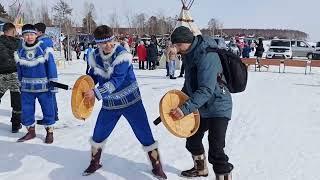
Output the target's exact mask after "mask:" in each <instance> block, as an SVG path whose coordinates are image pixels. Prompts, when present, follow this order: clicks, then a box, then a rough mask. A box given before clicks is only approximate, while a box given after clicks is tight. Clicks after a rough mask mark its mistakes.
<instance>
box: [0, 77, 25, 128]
mask: <svg viewBox="0 0 320 180" xmlns="http://www.w3.org/2000/svg"><path fill="white" fill-rule="evenodd" d="M19 86H20V85H19V81H18V75H17V73H11V74H0V103H1V99H2V96H3V95H4V94H5V93H6V92H7V91H8V90H10V100H11V107H12V116H11V122H12V123H20V122H21V96H20V88H19Z"/></svg>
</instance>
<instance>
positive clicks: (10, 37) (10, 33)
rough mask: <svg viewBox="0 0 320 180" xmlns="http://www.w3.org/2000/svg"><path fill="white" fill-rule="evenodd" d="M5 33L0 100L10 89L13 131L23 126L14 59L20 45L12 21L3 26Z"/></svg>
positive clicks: (0, 56)
mask: <svg viewBox="0 0 320 180" xmlns="http://www.w3.org/2000/svg"><path fill="white" fill-rule="evenodd" d="M3 31H4V35H2V36H0V102H1V98H2V97H3V95H4V94H5V93H6V92H7V91H8V90H10V97H11V107H12V117H11V122H12V133H17V132H18V131H19V129H20V128H21V98H20V88H19V81H18V75H17V69H16V63H15V60H14V55H13V54H14V52H15V51H16V50H17V49H18V47H19V41H20V40H19V39H18V38H16V37H15V36H16V28H15V26H14V25H13V24H12V23H6V24H4V26H3Z"/></svg>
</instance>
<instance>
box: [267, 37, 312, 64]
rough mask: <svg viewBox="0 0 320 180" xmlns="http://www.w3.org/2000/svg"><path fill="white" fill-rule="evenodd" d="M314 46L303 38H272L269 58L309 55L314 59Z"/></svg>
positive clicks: (268, 53)
mask: <svg viewBox="0 0 320 180" xmlns="http://www.w3.org/2000/svg"><path fill="white" fill-rule="evenodd" d="M313 51H314V48H313V47H311V46H310V45H309V44H308V43H307V42H305V41H302V40H289V39H274V40H271V44H270V48H269V50H268V52H267V58H268V59H292V58H293V57H307V58H308V59H312V54H313Z"/></svg>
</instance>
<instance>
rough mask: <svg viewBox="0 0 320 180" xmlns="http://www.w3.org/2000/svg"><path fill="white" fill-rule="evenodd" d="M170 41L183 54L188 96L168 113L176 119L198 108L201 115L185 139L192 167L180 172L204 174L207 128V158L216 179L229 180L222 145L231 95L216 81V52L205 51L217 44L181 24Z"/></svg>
mask: <svg viewBox="0 0 320 180" xmlns="http://www.w3.org/2000/svg"><path fill="white" fill-rule="evenodd" d="M171 41H172V43H173V44H174V45H175V47H176V49H177V51H178V53H179V54H181V55H182V56H183V60H184V62H183V63H184V65H185V82H184V86H183V89H182V91H183V92H184V93H186V94H187V95H188V96H189V97H190V99H189V100H187V101H186V102H185V103H184V104H183V105H182V106H180V107H178V108H176V109H173V110H172V111H171V116H172V117H173V118H174V119H177V120H178V119H182V118H183V117H184V116H186V115H188V114H190V113H192V112H194V111H196V110H197V109H198V110H199V112H200V117H201V120H200V128H199V130H198V131H197V133H196V134H195V135H193V136H191V137H189V138H187V141H186V148H187V150H188V151H189V152H190V153H191V154H192V158H193V161H194V167H193V168H192V169H190V170H186V171H182V172H181V175H182V176H184V177H201V176H204V177H206V176H208V168H207V165H206V156H205V150H204V147H203V144H202V138H203V136H204V134H205V132H206V131H209V133H208V136H209V137H208V140H209V153H208V160H209V162H210V163H211V164H212V166H213V170H214V172H215V174H216V179H217V180H220V179H223V180H230V179H231V171H232V170H233V165H232V164H231V163H229V162H228V161H229V158H228V156H227V155H226V154H225V152H224V147H225V136H226V130H227V127H228V122H229V120H230V119H231V113H232V98H231V95H230V92H229V91H228V89H227V87H226V86H225V85H224V84H222V83H219V82H218V81H217V77H218V76H219V75H220V76H221V75H222V70H223V69H222V65H221V62H220V59H219V55H218V54H217V53H215V52H207V50H206V49H207V48H208V47H211V48H216V47H217V44H216V42H215V41H214V39H212V38H210V37H203V36H196V37H195V36H194V35H193V33H192V32H191V31H190V29H189V28H187V27H183V26H181V27H178V28H176V29H175V30H174V32H173V33H172V35H171ZM223 79H224V78H223Z"/></svg>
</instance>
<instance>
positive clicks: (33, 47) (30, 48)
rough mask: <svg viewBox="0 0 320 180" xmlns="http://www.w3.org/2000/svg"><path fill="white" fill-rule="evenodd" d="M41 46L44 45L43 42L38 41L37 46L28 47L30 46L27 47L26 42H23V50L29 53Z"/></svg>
mask: <svg viewBox="0 0 320 180" xmlns="http://www.w3.org/2000/svg"><path fill="white" fill-rule="evenodd" d="M41 44H42V41H38V42H37V44H35V45H34V46H31V47H28V46H26V42H25V41H23V43H22V48H23V49H25V50H27V51H30V50H34V49H36V48H37V47H39V46H40V45H41Z"/></svg>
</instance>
